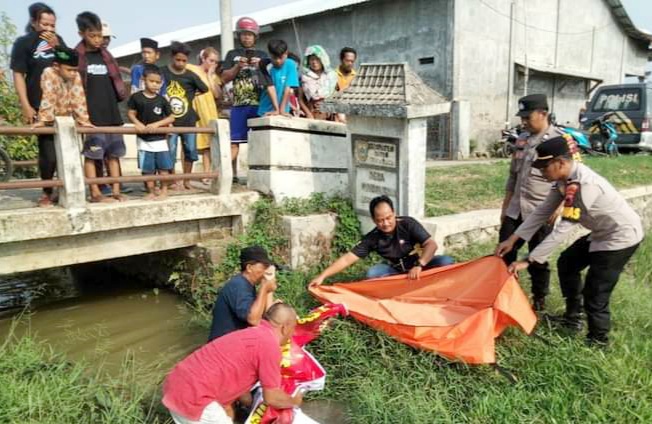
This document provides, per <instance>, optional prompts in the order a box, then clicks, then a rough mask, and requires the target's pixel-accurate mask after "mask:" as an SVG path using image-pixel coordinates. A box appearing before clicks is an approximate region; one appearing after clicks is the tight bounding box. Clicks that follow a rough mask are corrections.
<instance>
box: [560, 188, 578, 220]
mask: <svg viewBox="0 0 652 424" xmlns="http://www.w3.org/2000/svg"><path fill="white" fill-rule="evenodd" d="M579 189H580V185H579V184H578V183H570V184H568V185H567V186H566V193H565V195H564V209H563V210H562V213H561V216H562V218H563V219H566V220H568V221H579V219H580V217H581V216H582V209H580V208H579V207H577V205H576V204H575V199H576V198H577V192H578V190H579Z"/></svg>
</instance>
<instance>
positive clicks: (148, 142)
mask: <svg viewBox="0 0 652 424" xmlns="http://www.w3.org/2000/svg"><path fill="white" fill-rule="evenodd" d="M143 79H144V81H145V89H144V90H143V91H139V92H137V93H134V94H132V95H131V97H130V98H129V102H128V103H127V106H128V107H129V112H127V116H128V117H129V120H130V121H131V122H132V123H133V124H134V126H135V127H136V129H137V130H138V131H144V132H145V133H147V132H148V130H151V129H154V128H160V127H165V126H168V125H171V124H172V123H173V122H174V116H172V109H171V108H170V103H168V101H167V100H166V99H165V98H164V97H163V96H161V95H160V94H158V92H159V90H160V89H161V85H162V84H163V77H162V76H161V71H160V70H159V69H158V68H157V67H156V66H155V65H145V67H144V68H143ZM138 166H139V168H140V170H141V172H142V173H143V175H153V174H156V173H158V174H161V175H167V174H169V173H170V170H171V169H172V166H173V165H172V158H171V157H170V151H169V149H168V143H167V140H166V138H165V134H139V135H138ZM146 185H147V193H148V194H147V196H146V197H145V199H147V200H151V199H154V198H155V197H156V194H155V193H154V181H147V183H146ZM167 194H168V185H167V184H166V183H161V193H160V195H159V196H158V197H157V199H164V198H166V197H167Z"/></svg>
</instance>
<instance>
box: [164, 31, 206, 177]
mask: <svg viewBox="0 0 652 424" xmlns="http://www.w3.org/2000/svg"><path fill="white" fill-rule="evenodd" d="M190 51H191V50H190V47H188V46H187V45H186V44H184V43H180V42H178V41H173V42H172V44H171V45H170V53H171V54H172V57H171V60H170V64H169V65H168V66H165V67H163V68H162V72H163V78H165V81H166V84H167V88H166V96H167V98H168V101H169V102H170V107H171V108H172V115H173V116H174V118H175V120H174V126H175V127H194V126H195V125H197V121H198V120H199V117H198V116H197V112H195V109H194V108H193V105H192V103H193V100H194V99H195V94H196V93H198V92H199V93H206V92H207V91H208V87H207V86H206V84H204V82H203V81H202V80H201V78H199V77H198V76H197V74H195V73H194V72H191V71H189V70H188V69H186V65H188V56H189V55H190ZM179 138H181V145H182V148H183V173H184V174H190V173H191V172H192V165H193V163H194V162H196V161H197V160H198V159H199V157H198V155H197V134H195V133H189V134H170V136H169V145H170V156H171V157H172V163H173V164H174V163H175V162H176V160H177V142H178V140H179ZM172 173H173V174H174V168H173V169H172ZM177 187H178V188H179V189H181V190H183V189H184V188H187V189H190V188H191V186H190V181H189V180H185V181H184V182H183V184H182V185H181V186H177Z"/></svg>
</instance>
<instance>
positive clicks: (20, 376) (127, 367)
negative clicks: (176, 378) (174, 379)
mask: <svg viewBox="0 0 652 424" xmlns="http://www.w3.org/2000/svg"><path fill="white" fill-rule="evenodd" d="M165 371H167V370H165ZM165 371H164V370H159V369H156V368H154V367H152V368H147V367H143V365H142V364H140V363H139V364H137V363H136V361H135V360H134V358H133V356H131V355H127V356H125V360H124V362H123V364H122V366H121V371H120V372H119V373H118V374H115V375H113V376H112V377H111V376H109V375H108V374H107V373H105V372H104V370H103V369H102V366H101V364H97V363H94V364H89V363H84V362H75V363H73V362H69V361H68V360H67V359H66V358H65V357H64V356H63V355H61V354H58V353H56V352H53V351H52V348H51V347H50V346H49V345H47V344H45V343H43V342H40V341H36V339H35V338H33V337H31V336H29V335H23V336H20V337H18V336H16V335H15V334H14V333H13V331H12V332H10V334H9V335H8V336H7V338H6V339H5V341H4V343H3V344H2V345H0V387H1V389H0V422H2V423H39V424H78V423H106V424H109V423H111V424H158V423H160V424H164V423H165V424H170V423H172V420H171V419H170V418H169V414H167V411H166V410H165V409H164V408H163V407H162V406H161V405H160V401H159V395H158V384H159V382H160V380H161V378H162V377H163V375H164V372H165Z"/></svg>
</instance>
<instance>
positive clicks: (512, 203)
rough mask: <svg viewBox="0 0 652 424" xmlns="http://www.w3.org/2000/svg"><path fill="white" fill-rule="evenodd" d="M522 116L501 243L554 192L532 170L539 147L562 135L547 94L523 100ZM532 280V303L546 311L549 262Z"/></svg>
mask: <svg viewBox="0 0 652 424" xmlns="http://www.w3.org/2000/svg"><path fill="white" fill-rule="evenodd" d="M518 109H519V110H518V113H517V114H516V116H519V117H520V118H521V125H522V126H523V128H524V129H525V132H523V133H522V134H521V137H519V139H518V140H517V141H516V151H515V152H514V154H513V156H512V162H511V164H510V167H509V177H508V179H507V184H506V186H505V199H504V200H503V206H502V213H501V225H500V233H499V241H500V242H502V241H505V240H507V239H508V238H509V237H510V236H511V235H512V234H514V231H516V228H518V226H519V225H521V223H522V222H523V221H524V220H525V219H526V218H527V217H528V216H529V215H530V213H531V212H532V211H533V210H534V209H535V208H536V207H537V206H538V205H539V203H541V202H542V201H543V199H545V198H546V196H547V195H548V192H549V191H550V182H548V181H546V180H545V179H544V178H543V176H542V175H541V172H540V171H539V170H538V169H536V168H532V161H533V160H534V157H535V150H534V149H535V147H536V146H538V145H539V144H540V143H542V142H544V141H546V140H548V139H549V138H552V137H556V136H559V135H561V134H562V132H561V130H559V129H558V128H557V127H555V126H554V125H550V123H549V121H548V100H547V98H546V96H545V95H544V94H531V95H529V96H525V97H522V98H520V99H519V101H518ZM555 218H556V217H555V216H552V217H551V218H550V222H549V223H546V224H544V225H542V226H541V228H539V229H538V230H537V232H536V233H535V234H534V235H533V236H532V237H531V238H530V239H529V243H528V249H529V251H530V252H531V251H532V250H533V249H534V248H536V247H537V246H538V245H539V243H541V241H542V240H543V239H544V238H545V237H546V236H547V235H548V234H549V233H550V230H551V229H552V224H553V223H554V221H555ZM523 244H524V241H523V240H520V241H519V242H517V243H516V245H515V246H514V249H513V250H512V251H511V252H509V253H507V254H506V255H505V256H504V257H503V259H504V260H505V263H506V264H507V265H509V264H511V263H512V262H514V261H515V260H516V254H517V252H518V249H519V248H520V247H521V246H522V245H523ZM528 272H529V273H530V277H531V279H532V303H533V307H534V309H535V310H537V311H541V310H543V309H544V307H545V297H546V295H547V294H548V293H549V286H550V268H549V266H548V263H547V262H544V263H541V264H539V263H537V264H534V265H532V266H531V267H529V268H528Z"/></svg>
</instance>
